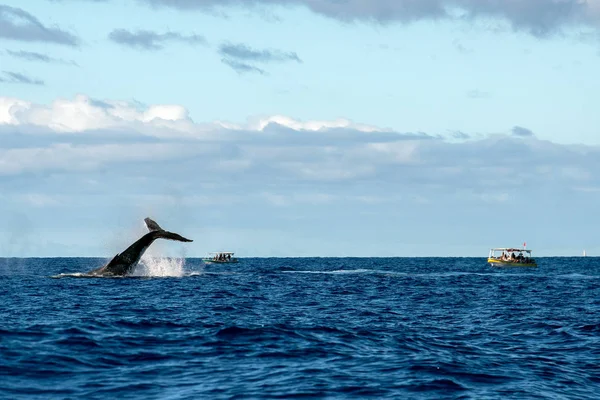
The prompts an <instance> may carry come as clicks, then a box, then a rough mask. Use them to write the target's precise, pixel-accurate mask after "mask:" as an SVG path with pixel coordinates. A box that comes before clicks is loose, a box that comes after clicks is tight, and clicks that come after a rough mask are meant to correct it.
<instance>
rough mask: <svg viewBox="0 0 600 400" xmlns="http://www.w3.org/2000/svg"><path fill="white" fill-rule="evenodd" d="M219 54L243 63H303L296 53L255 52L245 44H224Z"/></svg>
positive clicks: (278, 51)
mask: <svg viewBox="0 0 600 400" xmlns="http://www.w3.org/2000/svg"><path fill="white" fill-rule="evenodd" d="M219 52H220V53H221V54H222V55H223V56H226V57H232V58H236V59H238V60H242V61H254V62H262V63H269V62H283V61H296V62H298V63H301V62H302V60H300V58H299V57H298V55H297V54H296V53H295V52H284V51H280V50H254V49H252V48H250V47H248V46H247V45H245V44H222V45H221V46H220V47H219Z"/></svg>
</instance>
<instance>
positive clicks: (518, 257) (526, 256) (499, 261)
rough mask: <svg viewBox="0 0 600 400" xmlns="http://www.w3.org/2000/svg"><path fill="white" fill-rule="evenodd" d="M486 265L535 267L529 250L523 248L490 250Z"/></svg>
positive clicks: (535, 264)
mask: <svg viewBox="0 0 600 400" xmlns="http://www.w3.org/2000/svg"><path fill="white" fill-rule="evenodd" d="M488 263H489V264H490V265H491V266H493V267H537V263H536V261H535V260H534V259H533V258H532V257H531V250H529V249H525V248H520V249H517V248H510V247H500V248H495V249H490V254H489V255H488Z"/></svg>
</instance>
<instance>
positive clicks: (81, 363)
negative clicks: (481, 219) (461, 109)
mask: <svg viewBox="0 0 600 400" xmlns="http://www.w3.org/2000/svg"><path fill="white" fill-rule="evenodd" d="M105 261H106V260H102V259H89V258H81V259H73V258H69V259H67V258H65V259H61V258H52V259H0V397H1V398H5V399H84V398H85V399H106V398H109V399H113V398H118V399H199V398H207V399H233V398H234V399H245V398H256V399H271V398H286V399H287V398H340V399H346V398H377V399H381V398H394V399H398V398H411V399H471V398H472V399H482V398H485V399H509V398H510V399H598V398H600V259H599V258H591V257H587V258H581V257H579V258H541V259H539V260H538V261H539V267H538V268H535V269H526V268H521V269H496V268H492V267H489V266H488V265H487V264H486V260H485V259H484V258H339V259H338V258H279V259H277V258H273V259H242V260H241V262H240V263H239V264H231V265H204V264H203V263H202V261H201V260H198V259H187V260H185V264H182V263H181V262H177V260H154V261H153V262H154V264H152V263H151V262H150V261H148V262H147V265H146V266H142V267H140V270H138V273H137V275H140V276H137V277H128V278H81V277H79V275H78V274H77V273H81V272H86V271H88V270H90V269H92V268H95V267H98V266H100V265H102V263H103V262H105ZM169 275H171V276H169Z"/></svg>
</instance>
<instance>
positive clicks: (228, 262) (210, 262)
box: [202, 258, 238, 264]
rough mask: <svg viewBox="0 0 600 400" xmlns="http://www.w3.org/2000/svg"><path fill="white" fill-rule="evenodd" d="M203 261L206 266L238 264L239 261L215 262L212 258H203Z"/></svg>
mask: <svg viewBox="0 0 600 400" xmlns="http://www.w3.org/2000/svg"><path fill="white" fill-rule="evenodd" d="M202 261H204V263H205V264H237V262H238V260H235V259H234V260H231V261H215V260H213V259H212V258H203V259H202Z"/></svg>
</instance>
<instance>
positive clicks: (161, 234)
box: [153, 230, 193, 242]
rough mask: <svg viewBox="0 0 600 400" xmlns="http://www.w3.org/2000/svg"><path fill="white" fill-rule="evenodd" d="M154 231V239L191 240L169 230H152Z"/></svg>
mask: <svg viewBox="0 0 600 400" xmlns="http://www.w3.org/2000/svg"><path fill="white" fill-rule="evenodd" d="M153 232H156V239H168V240H176V241H178V242H193V240H192V239H188V238H184V237H183V236H181V235H179V234H177V233H173V232H169V231H164V230H160V231H153Z"/></svg>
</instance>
